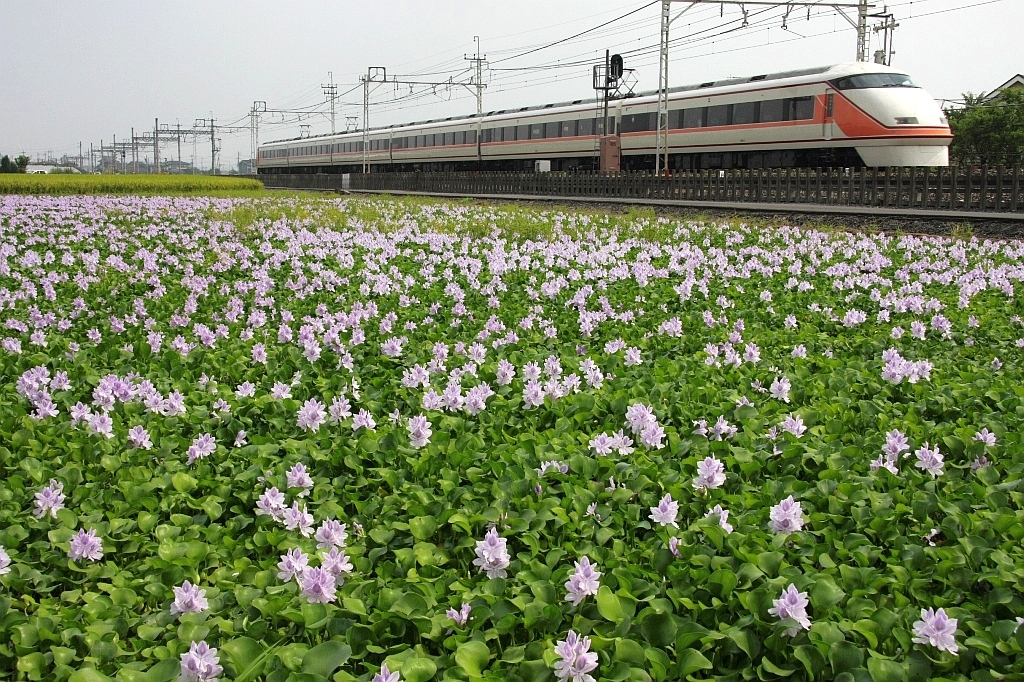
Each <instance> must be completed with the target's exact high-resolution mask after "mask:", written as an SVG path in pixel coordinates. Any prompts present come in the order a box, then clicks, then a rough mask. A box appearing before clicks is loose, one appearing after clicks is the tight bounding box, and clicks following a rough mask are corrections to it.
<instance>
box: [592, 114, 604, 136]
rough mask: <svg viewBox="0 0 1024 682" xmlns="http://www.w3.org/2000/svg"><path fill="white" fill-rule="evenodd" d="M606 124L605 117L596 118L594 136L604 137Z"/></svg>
mask: <svg viewBox="0 0 1024 682" xmlns="http://www.w3.org/2000/svg"><path fill="white" fill-rule="evenodd" d="M604 123H605V121H604V118H603V117H601V118H595V119H594V134H595V135H604Z"/></svg>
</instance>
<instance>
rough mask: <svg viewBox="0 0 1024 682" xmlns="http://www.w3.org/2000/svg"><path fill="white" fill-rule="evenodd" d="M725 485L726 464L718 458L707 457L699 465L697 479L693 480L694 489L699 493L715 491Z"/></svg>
mask: <svg viewBox="0 0 1024 682" xmlns="http://www.w3.org/2000/svg"><path fill="white" fill-rule="evenodd" d="M723 483H725V464H723V463H722V462H721V461H720V460H719V459H718V458H717V457H715V456H714V455H711V456H710V457H705V458H704V460H703V461H702V462H699V463H698V464H697V477H696V478H694V479H693V487H694V488H696V489H697V490H698V491H704V490H714V489H715V488H719V487H721V486H722V484H723Z"/></svg>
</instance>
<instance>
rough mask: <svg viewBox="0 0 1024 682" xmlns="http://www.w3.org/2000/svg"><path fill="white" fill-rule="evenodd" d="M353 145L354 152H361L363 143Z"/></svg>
mask: <svg viewBox="0 0 1024 682" xmlns="http://www.w3.org/2000/svg"><path fill="white" fill-rule="evenodd" d="M354 144H355V146H356V149H355V151H357V152H361V151H363V143H362V142H361V141H360V142H355V143H354Z"/></svg>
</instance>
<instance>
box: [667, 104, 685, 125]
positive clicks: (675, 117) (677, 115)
mask: <svg viewBox="0 0 1024 682" xmlns="http://www.w3.org/2000/svg"><path fill="white" fill-rule="evenodd" d="M682 127H683V110H682V109H672V110H671V111H669V112H668V129H669V130H679V129H680V128H682Z"/></svg>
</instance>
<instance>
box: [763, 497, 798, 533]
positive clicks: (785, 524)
mask: <svg viewBox="0 0 1024 682" xmlns="http://www.w3.org/2000/svg"><path fill="white" fill-rule="evenodd" d="M769 519H770V525H771V529H772V530H773V531H774V532H776V533H795V532H796V531H798V530H800V529H801V528H803V527H804V519H803V509H801V507H800V503H799V502H796V501H794V500H793V496H792V495H790V496H789V497H787V498H786V499H784V500H783V501H782V502H779V503H778V504H777V505H775V506H774V507H772V508H771V510H770V511H769Z"/></svg>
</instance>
